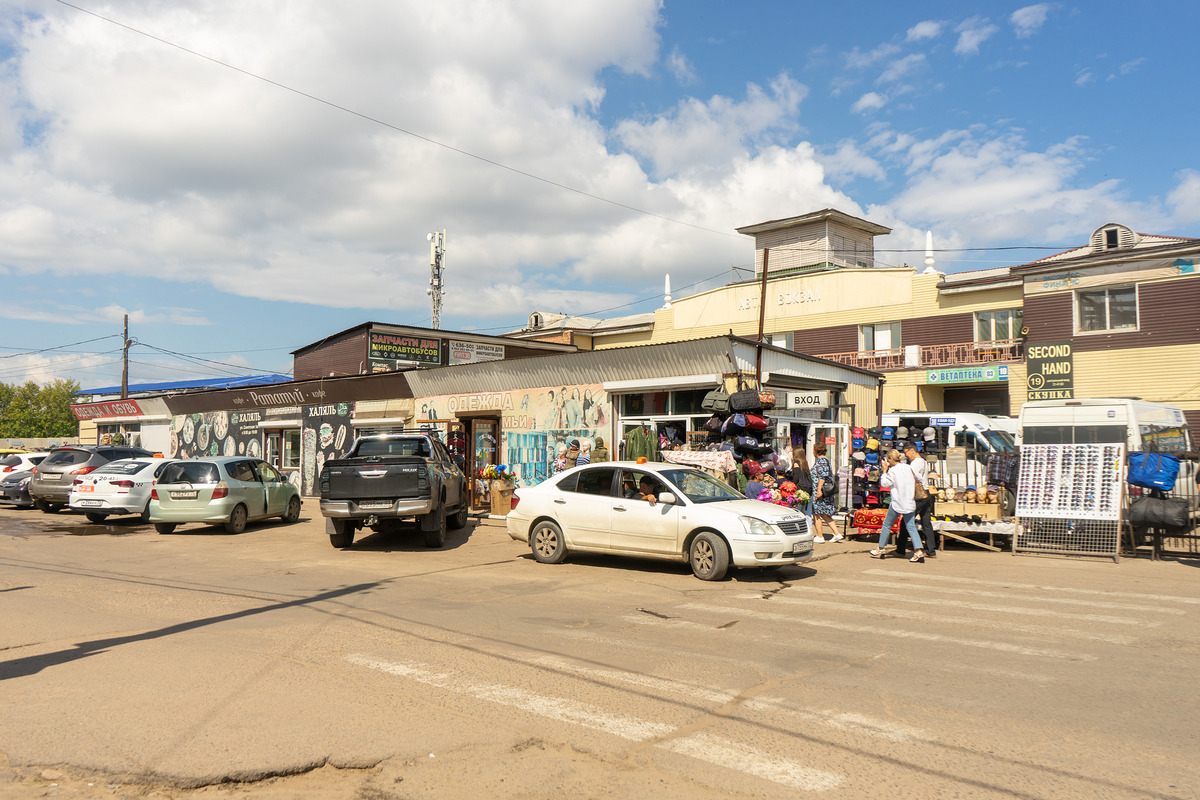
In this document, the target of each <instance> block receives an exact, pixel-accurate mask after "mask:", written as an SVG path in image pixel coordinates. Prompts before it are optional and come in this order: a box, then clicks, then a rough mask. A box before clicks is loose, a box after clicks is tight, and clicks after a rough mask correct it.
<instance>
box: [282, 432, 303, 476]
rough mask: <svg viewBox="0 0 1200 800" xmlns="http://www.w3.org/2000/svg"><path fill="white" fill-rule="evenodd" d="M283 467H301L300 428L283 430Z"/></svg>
mask: <svg viewBox="0 0 1200 800" xmlns="http://www.w3.org/2000/svg"><path fill="white" fill-rule="evenodd" d="M283 468H284V469H299V468H300V430H299V429H298V428H297V429H295V430H290V429H289V430H286V431H284V432H283Z"/></svg>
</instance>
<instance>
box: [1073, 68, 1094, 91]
mask: <svg viewBox="0 0 1200 800" xmlns="http://www.w3.org/2000/svg"><path fill="white" fill-rule="evenodd" d="M1094 80H1096V76H1095V75H1094V74H1093V73H1092V71H1091V70H1090V69H1087V68H1086V67H1084V68H1083V69H1079V70H1076V72H1075V85H1076V86H1087V85H1088V84H1089V83H1091V82H1093V81H1094Z"/></svg>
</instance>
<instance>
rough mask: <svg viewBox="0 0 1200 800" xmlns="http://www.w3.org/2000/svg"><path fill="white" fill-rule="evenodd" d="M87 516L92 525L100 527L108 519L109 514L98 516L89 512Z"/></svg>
mask: <svg viewBox="0 0 1200 800" xmlns="http://www.w3.org/2000/svg"><path fill="white" fill-rule="evenodd" d="M85 516H86V517H87V520H88V522H90V523H92V524H93V525H99V524H100V523H102V522H104V520H105V519H107V518H108V515H107V514H96V513H94V512H91V511H89V512H88V513H87V514H86V515H85Z"/></svg>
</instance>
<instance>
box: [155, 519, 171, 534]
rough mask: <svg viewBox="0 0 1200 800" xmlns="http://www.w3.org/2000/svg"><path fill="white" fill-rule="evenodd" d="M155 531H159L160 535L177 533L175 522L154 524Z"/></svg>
mask: <svg viewBox="0 0 1200 800" xmlns="http://www.w3.org/2000/svg"><path fill="white" fill-rule="evenodd" d="M154 530H156V531H158V532H159V533H174V532H175V523H174V522H156V523H154Z"/></svg>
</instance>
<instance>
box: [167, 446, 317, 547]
mask: <svg viewBox="0 0 1200 800" xmlns="http://www.w3.org/2000/svg"><path fill="white" fill-rule="evenodd" d="M266 517H280V518H282V519H283V520H284V521H285V522H296V521H297V520H299V519H300V490H299V489H297V488H296V486H295V485H294V484H292V483H291V482H289V481H288V479H287V478H286V477H285V476H284V475H283V473H281V472H280V471H279V470H277V469H275V468H274V467H273V466H271V465H270V464H268V463H267V462H265V461H263V460H261V459H258V458H244V457H239V456H234V457H228V456H227V457H224V458H197V459H191V460H188V461H173V462H171V463H170V464H168V465H167V466H166V468H165V469H163V471H162V473H161V474H160V475H159V477H158V484H157V485H156V486H155V487H154V488H153V489H151V491H150V521H151V522H153V523H154V528H155V530H157V531H158V532H159V533H171V532H173V531H174V530H175V528H176V527H177V526H178V525H179V524H181V523H184V522H202V523H205V524H208V525H224V526H225V530H226V531H228V532H229V533H241V532H242V531H244V530H245V529H246V523H247V522H250V521H253V520H259V519H264V518H266Z"/></svg>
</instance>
